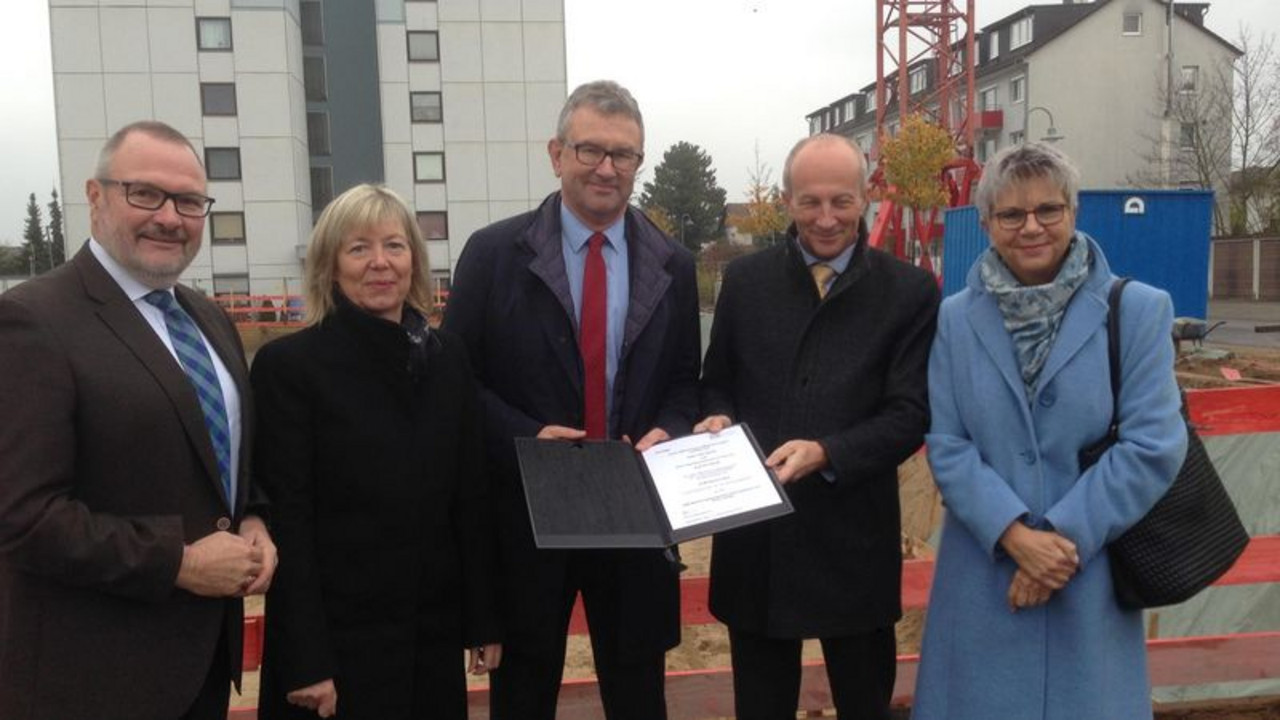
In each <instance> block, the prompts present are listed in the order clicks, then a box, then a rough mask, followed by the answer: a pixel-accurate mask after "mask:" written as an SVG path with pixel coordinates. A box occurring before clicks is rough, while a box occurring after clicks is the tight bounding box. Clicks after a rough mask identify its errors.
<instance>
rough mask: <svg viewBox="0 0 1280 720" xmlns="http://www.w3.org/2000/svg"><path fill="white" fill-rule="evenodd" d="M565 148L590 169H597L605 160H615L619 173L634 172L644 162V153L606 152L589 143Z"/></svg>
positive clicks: (569, 144)
mask: <svg viewBox="0 0 1280 720" xmlns="http://www.w3.org/2000/svg"><path fill="white" fill-rule="evenodd" d="M565 147H567V148H569V149H571V150H573V154H574V157H576V158H578V162H580V163H582V164H583V165H586V166H588V167H596V166H597V165H599V164H600V163H602V162H604V159H605V158H609V159H610V160H613V169H614V170H617V171H618V172H633V171H634V170H635V169H636V168H638V167H640V163H642V162H644V153H638V152H633V151H631V150H605V149H604V148H602V147H599V146H596V145H589V144H587V143H571V142H567V143H565Z"/></svg>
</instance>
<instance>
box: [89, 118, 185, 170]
mask: <svg viewBox="0 0 1280 720" xmlns="http://www.w3.org/2000/svg"><path fill="white" fill-rule="evenodd" d="M134 133H141V134H143V135H147V136H148V137H152V138H155V139H156V140H163V141H165V142H169V143H173V144H174V145H184V146H186V148H187V149H188V150H190V151H191V154H192V155H194V156H195V158H196V162H197V163H200V168H201V169H202V170H203V169H204V160H202V159H201V158H200V153H199V152H197V151H196V147H195V145H192V144H191V141H190V140H188V139H187V136H186V135H183V134H182V133H180V132H178V131H177V130H176V129H174V127H173V126H172V125H169V124H168V123H162V122H160V121H159V120H139V121H137V122H132V123H129V124H128V125H125V126H124V127H122V128H120V129H119V130H117V131H116V132H115V134H114V135H112V136H111V137H110V138H109V139H108V140H107V143H106V144H105V145H103V146H102V150H100V151H98V164H97V166H96V167H94V169H93V176H94V177H95V178H98V179H102V178H106V177H108V176H110V175H111V161H112V160H114V159H115V157H116V151H117V150H119V149H120V146H121V145H123V144H124V141H125V140H126V139H128V137H129V136H130V135H132V134H134Z"/></svg>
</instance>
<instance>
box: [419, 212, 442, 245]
mask: <svg viewBox="0 0 1280 720" xmlns="http://www.w3.org/2000/svg"><path fill="white" fill-rule="evenodd" d="M418 229H420V230H422V237H424V238H426V239H427V240H448V239H449V213H446V212H438V211H430V212H420V213H418Z"/></svg>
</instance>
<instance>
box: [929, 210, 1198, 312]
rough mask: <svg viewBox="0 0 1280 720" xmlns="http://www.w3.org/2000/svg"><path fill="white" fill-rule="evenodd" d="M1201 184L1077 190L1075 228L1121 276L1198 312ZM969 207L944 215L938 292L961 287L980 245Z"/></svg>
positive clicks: (982, 238) (1180, 308) (982, 237)
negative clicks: (1179, 187) (1099, 248)
mask: <svg viewBox="0 0 1280 720" xmlns="http://www.w3.org/2000/svg"><path fill="white" fill-rule="evenodd" d="M1212 221H1213V193H1212V192H1211V191H1208V190H1136V189H1135V190H1082V191H1080V210H1079V213H1078V215H1077V218H1076V227H1078V228H1080V229H1081V230H1084V231H1085V232H1087V233H1089V234H1090V235H1091V236H1093V238H1094V239H1095V240H1097V241H1098V244H1099V245H1101V246H1102V251H1103V252H1104V253H1106V255H1107V261H1108V262H1109V263H1111V269H1112V271H1113V272H1115V273H1116V274H1117V275H1128V276H1130V277H1133V278H1136V279H1138V280H1141V281H1142V282H1145V283H1147V284H1148V285H1154V286H1156V287H1158V288H1161V289H1163V290H1166V291H1167V292H1168V293H1169V294H1170V295H1171V296H1173V310H1174V313H1175V314H1176V315H1178V316H1186V317H1197V318H1203V317H1205V315H1206V314H1207V312H1208V306H1209V233H1210V227H1211V224H1212ZM988 244H989V241H988V240H987V236H986V233H985V232H983V230H982V227H981V226H980V225H979V224H978V211H977V209H976V208H974V207H972V206H968V207H962V208H955V209H952V210H948V211H947V213H946V232H945V234H944V236H943V246H942V248H943V251H942V292H943V294H944V295H951V294H954V293H957V292H959V291H960V290H962V289H964V283H965V278H966V276H967V275H968V272H969V267H970V266H971V265H973V262H974V260H976V259H977V258H978V256H979V255H980V254H982V251H983V250H985V249H986V248H987V245H988Z"/></svg>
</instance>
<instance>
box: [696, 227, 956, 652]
mask: <svg viewBox="0 0 1280 720" xmlns="http://www.w3.org/2000/svg"><path fill="white" fill-rule="evenodd" d="M938 300H939V292H938V285H937V282H936V280H935V279H934V277H933V276H932V275H931V274H930V273H928V272H926V271H924V270H921V269H919V268H916V267H912V266H911V265H908V264H906V263H904V262H901V261H899V260H896V259H894V258H893V257H891V256H890V255H888V254H886V253H883V252H881V251H879V250H874V249H870V248H868V247H867V243H866V232H865V227H863V228H862V229H861V232H860V238H859V240H858V243H857V245H856V246H855V250H854V254H853V257H852V260H851V262H850V263H849V266H848V269H847V270H846V271H845V272H844V273H843V274H841V275H840V276H839V277H838V278H837V279H836V281H835V283H834V285H833V286H832V287H831V290H830V292H829V293H828V295H827V297H826V299H825V300H819V298H818V293H817V290H816V288H815V286H814V282H813V279H812V276H811V275H810V273H809V270H808V268H807V267H806V265H805V262H804V258H803V256H802V255H801V254H800V251H799V249H798V248H797V246H796V241H795V229H794V227H793V228H792V229H791V231H790V233H789V235H788V238H787V240H786V241H785V242H783V243H782V244H780V245H778V246H776V247H773V248H770V249H768V250H764V251H761V252H759V253H756V254H754V255H749V256H746V257H743V258H741V259H739V260H735V261H734V262H732V263H730V264H729V266H728V267H727V268H726V270H725V273H724V281H723V284H722V287H721V292H720V298H719V301H718V302H717V305H716V314H715V320H714V322H713V324H712V330H711V342H710V345H709V347H708V349H707V357H706V360H705V366H704V372H703V378H702V401H703V408H702V409H703V413H704V414H705V415H712V414H725V415H729V416H730V417H732V418H733V419H734V420H735V421H738V422H746V423H747V424H748V425H749V426H750V427H751V430H752V432H753V433H754V434H755V436H756V439H757V440H758V441H759V443H760V446H761V449H762V450H763V451H764V452H765V454H766V455H767V454H768V453H770V452H772V451H773V450H774V449H776V448H777V447H778V446H779V445H781V444H782V443H784V442H786V441H787V440H793V439H808V440H817V441H818V442H820V443H821V444H822V446H823V448H824V449H825V451H826V453H827V456H828V458H829V460H830V466H831V470H832V471H833V473H834V480H833V481H830V480H828V479H827V478H825V477H823V476H822V475H821V474H816V473H815V474H813V475H810V476H808V477H804V478H801V479H799V480H797V481H795V482H794V483H792V484H790V485H788V486H786V488H787V494H788V495H789V496H790V498H791V502H792V504H793V505H794V506H795V510H796V511H795V513H794V514H792V515H789V516H787V517H783V518H778V519H775V520H772V521H768V522H765V523H761V524H757V525H752V526H749V527H746V528H741V529H738V530H733V531H729V532H725V533H721V534H719V535H717V536H716V537H715V539H714V541H713V545H712V558H711V610H712V612H713V613H714V614H715V616H716V617H717V618H719V619H720V620H721V621H722V622H724V623H726V624H728V625H730V626H732V627H735V628H738V629H741V630H744V631H747V632H752V633H756V634H762V635H768V636H773V637H783V638H798V637H836V636H841V635H849V634H854V633H859V632H864V631H867V630H870V629H873V628H877V627H884V626H887V625H891V624H892V623H893V622H894V621H896V620H897V619H898V617H899V616H900V615H901V600H900V591H899V583H900V581H901V573H902V552H901V545H900V534H901V530H900V527H901V522H900V519H899V514H898V513H899V510H898V504H899V503H898V483H897V472H896V468H897V466H898V464H899V463H901V462H902V461H903V460H904V459H906V458H907V457H909V456H910V455H911V453H913V452H915V450H916V449H917V448H919V447H920V444H921V442H922V440H923V438H924V433H925V431H926V430H927V429H928V424H929V408H928V387H927V383H926V369H927V365H928V357H929V346H930V343H931V341H932V339H933V332H934V327H935V324H936V319H937V309H938Z"/></svg>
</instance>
